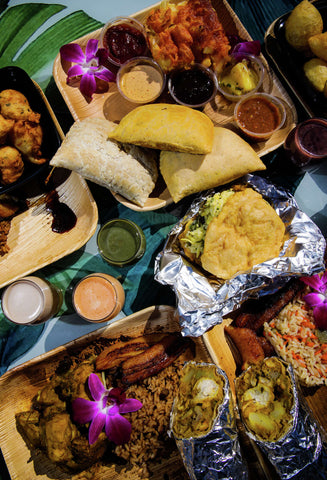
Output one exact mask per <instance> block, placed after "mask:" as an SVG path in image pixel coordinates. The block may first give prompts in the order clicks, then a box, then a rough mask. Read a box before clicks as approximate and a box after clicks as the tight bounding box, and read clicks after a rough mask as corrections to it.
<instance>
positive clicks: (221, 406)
mask: <svg viewBox="0 0 327 480" xmlns="http://www.w3.org/2000/svg"><path fill="white" fill-rule="evenodd" d="M170 434H171V435H174V437H175V440H176V444H177V447H178V449H179V451H180V454H181V456H182V459H183V462H184V465H185V468H186V470H187V472H188V474H189V476H190V478H191V479H192V480H198V479H201V480H210V479H214V478H215V479H217V478H221V479H226V480H227V479H231V480H232V479H235V478H237V479H239V480H246V479H247V478H248V471H247V467H246V465H245V463H244V462H243V460H242V456H241V452H240V445H239V441H238V434H237V429H236V420H235V412H234V403H233V401H232V396H231V391H230V385H229V382H228V378H227V375H226V374H225V372H224V371H223V370H221V369H219V368H218V367H217V366H216V365H214V364H210V363H196V362H194V361H191V362H187V363H186V364H185V365H184V367H183V372H182V376H181V380H180V388H179V393H178V396H177V398H176V399H175V401H174V404H173V407H172V412H171V421H170Z"/></svg>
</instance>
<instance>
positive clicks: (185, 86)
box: [168, 63, 218, 108]
mask: <svg viewBox="0 0 327 480" xmlns="http://www.w3.org/2000/svg"><path fill="white" fill-rule="evenodd" d="M217 87H218V82H217V77H216V75H215V73H214V72H213V71H212V70H210V69H209V68H206V67H204V66H203V65H201V64H200V63H196V64H194V65H192V66H191V67H190V68H187V69H179V70H175V71H173V72H171V74H170V76H169V79H168V90H169V93H170V95H171V96H172V98H173V99H174V100H175V102H176V103H179V104H180V105H184V106H186V107H191V108H199V107H203V106H204V105H206V104H207V103H209V102H211V101H212V100H213V98H214V97H215V96H216V94H217Z"/></svg>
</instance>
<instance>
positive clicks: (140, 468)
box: [114, 359, 187, 479]
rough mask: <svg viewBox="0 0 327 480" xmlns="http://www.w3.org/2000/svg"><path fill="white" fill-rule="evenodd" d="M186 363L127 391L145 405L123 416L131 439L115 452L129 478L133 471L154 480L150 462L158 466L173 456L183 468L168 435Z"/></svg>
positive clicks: (167, 369)
mask: <svg viewBox="0 0 327 480" xmlns="http://www.w3.org/2000/svg"><path fill="white" fill-rule="evenodd" d="M183 363H184V362H183V361H181V360H180V359H179V360H177V361H175V362H174V364H173V365H171V366H169V367H167V368H165V369H164V370H163V371H161V372H160V373H159V374H157V375H155V376H153V377H149V378H147V379H145V380H143V381H142V382H141V383H140V384H135V385H131V386H130V387H129V388H128V389H127V390H126V396H127V398H137V399H138V400H140V401H141V402H142V403H143V407H142V408H141V409H140V410H138V411H136V412H132V413H128V414H125V415H124V417H125V418H126V419H127V420H129V421H130V422H131V425H132V433H131V439H130V441H129V442H128V443H125V444H123V445H118V446H117V447H115V450H114V453H115V454H116V455H117V456H118V457H121V458H122V459H124V460H126V461H127V465H126V474H127V472H128V473H130V469H131V468H132V471H133V472H135V473H136V472H137V473H138V475H139V477H140V478H142V479H146V478H151V462H153V461H155V462H156V463H158V461H159V462H160V459H167V458H169V457H171V456H176V457H177V458H176V460H177V461H180V463H181V466H182V461H181V458H180V456H179V454H178V451H177V447H176V444H175V441H174V439H172V438H169V436H168V433H167V432H168V430H169V421H170V411H171V408H172V404H173V401H174V398H175V396H176V394H177V391H178V386H179V379H180V376H181V371H182V367H183ZM153 466H154V465H153ZM182 470H184V468H182ZM184 472H185V477H184V478H187V474H186V471H185V470H184Z"/></svg>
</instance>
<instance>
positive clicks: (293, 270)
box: [154, 175, 326, 337]
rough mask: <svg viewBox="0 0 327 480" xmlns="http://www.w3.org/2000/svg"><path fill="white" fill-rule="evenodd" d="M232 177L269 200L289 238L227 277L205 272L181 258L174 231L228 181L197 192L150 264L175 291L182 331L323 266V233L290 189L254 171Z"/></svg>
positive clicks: (203, 325) (216, 319) (197, 328)
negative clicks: (261, 259)
mask: <svg viewBox="0 0 327 480" xmlns="http://www.w3.org/2000/svg"><path fill="white" fill-rule="evenodd" d="M235 183H237V184H246V185H248V186H251V187H253V188H254V189H255V190H257V191H258V192H259V193H261V194H262V195H263V196H264V197H265V198H266V199H267V200H268V201H269V202H270V203H271V205H272V206H273V207H274V208H275V210H276V212H277V213H278V215H279V216H280V217H281V219H282V220H283V222H284V224H285V227H286V238H287V240H286V241H285V243H284V245H283V248H282V250H281V253H280V255H279V257H277V258H273V259H271V260H268V261H266V262H264V263H261V264H259V265H256V266H255V267H253V269H252V270H251V271H247V272H245V273H242V274H239V275H236V276H234V277H233V278H232V279H230V280H228V281H218V280H217V278H214V277H213V276H211V275H210V274H208V275H205V274H204V273H202V272H200V271H199V269H198V268H197V267H196V266H194V265H192V264H191V263H190V262H189V261H188V260H186V259H185V258H184V256H183V255H182V253H181V252H180V249H179V244H178V235H179V234H180V233H181V232H182V230H183V228H184V224H185V222H186V221H188V220H189V219H190V218H192V217H194V215H195V214H196V213H197V212H198V211H199V208H200V207H201V205H202V204H203V203H204V201H205V200H206V199H207V198H208V197H209V196H212V195H213V194H214V193H216V192H217V191H221V190H223V189H227V188H228V187H227V186H224V188H219V189H215V190H210V191H207V192H205V193H204V194H202V195H201V196H200V197H198V198H197V199H196V200H195V201H194V202H193V203H192V205H191V206H190V208H189V210H188V212H187V213H186V215H185V216H184V217H183V218H182V219H181V220H180V221H179V222H178V223H177V224H176V225H175V226H174V227H173V228H172V230H171V231H170V233H169V235H168V237H167V240H166V242H165V245H164V248H163V250H162V251H161V252H160V253H159V254H158V255H157V257H156V260H155V267H154V278H155V279H156V280H157V281H158V282H159V283H161V284H163V285H169V286H170V287H171V288H172V289H173V290H174V292H175V294H176V297H177V308H178V313H179V317H180V326H181V331H182V334H183V335H186V336H193V337H197V336H200V335H203V334H204V333H205V332H206V331H207V330H208V329H209V328H211V327H212V326H214V325H217V324H219V323H221V322H222V319H223V317H224V316H225V315H227V314H229V313H230V312H232V311H234V310H236V309H237V308H239V307H240V306H241V304H242V303H243V302H244V301H245V300H247V299H249V298H258V297H259V296H262V295H267V294H271V293H274V292H275V291H277V290H278V289H279V288H281V287H282V286H283V285H285V283H287V282H288V281H289V280H290V279H291V278H292V277H294V276H305V275H314V274H316V273H319V272H321V271H322V270H324V268H325V265H324V253H325V248H326V241H325V238H324V237H323V235H322V233H321V231H320V229H319V228H318V227H317V225H316V224H315V223H314V222H313V221H312V220H311V219H310V218H309V217H308V216H307V215H306V214H305V213H304V212H302V211H301V210H299V208H298V205H297V203H296V201H295V199H294V197H293V196H292V195H291V194H290V193H289V192H287V191H286V190H284V189H282V188H278V187H276V186H275V185H273V184H270V183H269V182H268V181H267V180H265V179H263V178H261V177H259V176H255V175H246V176H245V177H243V178H242V179H241V180H238V181H237V182H235Z"/></svg>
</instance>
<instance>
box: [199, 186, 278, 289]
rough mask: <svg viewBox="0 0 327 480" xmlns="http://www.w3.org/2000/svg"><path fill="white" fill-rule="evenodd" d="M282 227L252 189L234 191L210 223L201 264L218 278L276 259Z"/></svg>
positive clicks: (275, 215)
mask: <svg viewBox="0 0 327 480" xmlns="http://www.w3.org/2000/svg"><path fill="white" fill-rule="evenodd" d="M284 234H285V225H284V223H283V221H282V220H281V218H280V217H279V215H278V214H277V213H276V211H275V210H274V208H273V207H272V206H271V205H270V204H269V203H268V202H267V201H266V200H265V199H264V198H263V197H262V196H261V195H260V193H258V192H256V191H255V190H253V189H252V188H246V189H245V190H242V191H240V192H235V194H234V195H232V196H231V197H230V198H229V199H228V200H227V202H226V203H225V205H224V206H223V208H222V210H221V212H220V213H219V215H218V216H217V217H215V218H213V220H212V221H211V222H210V224H209V226H208V229H207V232H206V236H205V240H204V248H203V253H202V255H201V258H200V260H201V265H202V267H203V268H204V269H205V270H207V271H208V272H210V273H212V274H213V275H216V277H218V278H223V279H226V280H227V279H229V278H231V277H232V276H233V275H235V274H236V273H238V272H244V271H246V270H248V269H251V268H252V267H253V266H254V265H257V264H259V263H262V262H265V261H267V260H270V259H272V258H275V257H278V255H279V253H280V250H281V247H282V245H283V240H284Z"/></svg>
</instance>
